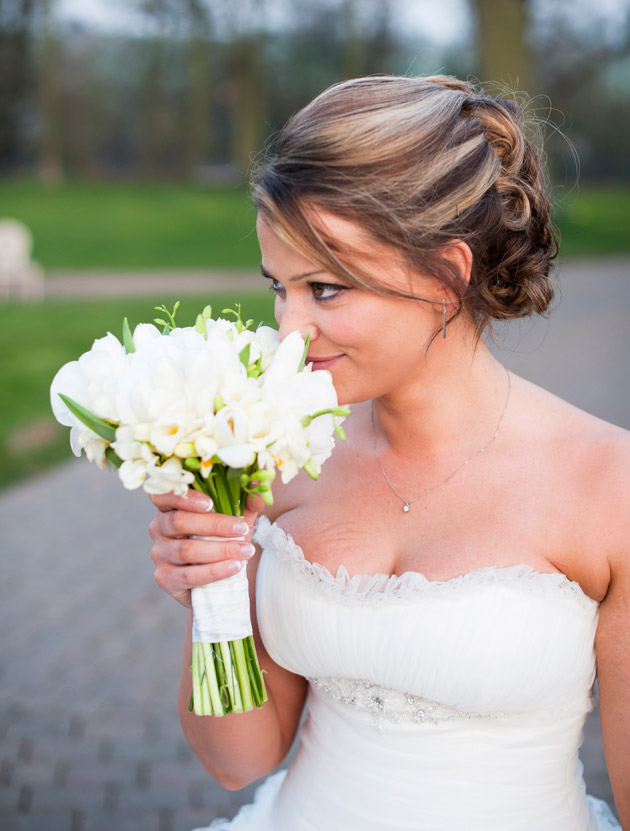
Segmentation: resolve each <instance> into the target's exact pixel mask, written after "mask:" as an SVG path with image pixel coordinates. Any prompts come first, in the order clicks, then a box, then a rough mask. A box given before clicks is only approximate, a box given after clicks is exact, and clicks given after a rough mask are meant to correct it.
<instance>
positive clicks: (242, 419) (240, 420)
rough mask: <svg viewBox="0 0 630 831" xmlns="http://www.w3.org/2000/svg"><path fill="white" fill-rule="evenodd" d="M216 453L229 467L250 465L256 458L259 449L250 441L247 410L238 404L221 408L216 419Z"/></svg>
mask: <svg viewBox="0 0 630 831" xmlns="http://www.w3.org/2000/svg"><path fill="white" fill-rule="evenodd" d="M214 438H215V440H216V442H217V445H218V447H217V451H216V455H217V456H218V457H219V459H221V461H222V462H225V464H226V465H228V467H248V466H249V465H251V464H253V463H254V461H255V459H256V452H257V450H258V449H259V448H258V447H257V446H256V445H255V444H253V443H251V442H250V441H249V423H248V418H247V412H246V411H245V410H244V409H243V408H242V407H238V406H236V405H228V406H225V407H223V408H222V409H220V410H219V412H218V413H217V414H216V416H215V419H214Z"/></svg>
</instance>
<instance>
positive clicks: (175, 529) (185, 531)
mask: <svg viewBox="0 0 630 831" xmlns="http://www.w3.org/2000/svg"><path fill="white" fill-rule="evenodd" d="M155 521H156V525H157V527H158V529H159V531H160V533H161V534H162V536H164V537H190V536H197V537H244V536H246V535H247V534H249V532H250V527H249V525H248V524H247V523H246V522H245V521H244V520H243V518H242V517H235V516H229V515H227V514H215V513H210V514H206V513H203V514H198V513H192V512H191V511H179V510H171V511H166V512H162V513H158V516H157V517H156V520H155Z"/></svg>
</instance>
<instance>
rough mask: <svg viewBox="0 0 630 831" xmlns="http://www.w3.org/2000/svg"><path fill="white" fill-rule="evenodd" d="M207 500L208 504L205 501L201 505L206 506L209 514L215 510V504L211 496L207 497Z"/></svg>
mask: <svg viewBox="0 0 630 831" xmlns="http://www.w3.org/2000/svg"><path fill="white" fill-rule="evenodd" d="M206 499H207V500H208V501H207V502H206V503H204V501H202V503H201V504H202V505H204V506H205V509H206V511H208V513H210V511H211V510H212V509H213V508H214V502H213V501H212V500H211V499H210V497H209V496H207V497H206Z"/></svg>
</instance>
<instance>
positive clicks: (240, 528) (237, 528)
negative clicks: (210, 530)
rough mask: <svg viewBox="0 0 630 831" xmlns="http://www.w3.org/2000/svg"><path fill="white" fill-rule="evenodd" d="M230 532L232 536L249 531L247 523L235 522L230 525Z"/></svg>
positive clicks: (241, 534) (240, 535)
mask: <svg viewBox="0 0 630 831" xmlns="http://www.w3.org/2000/svg"><path fill="white" fill-rule="evenodd" d="M232 533H233V534H234V536H238V537H242V536H243V534H248V533H249V525H248V524H247V523H246V522H243V521H241V522H235V523H234V525H233V526H232Z"/></svg>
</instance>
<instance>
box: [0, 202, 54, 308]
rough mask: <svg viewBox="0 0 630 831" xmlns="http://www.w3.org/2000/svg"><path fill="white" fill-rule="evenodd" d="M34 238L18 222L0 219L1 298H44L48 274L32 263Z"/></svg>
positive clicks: (16, 220) (21, 223) (22, 224)
mask: <svg viewBox="0 0 630 831" xmlns="http://www.w3.org/2000/svg"><path fill="white" fill-rule="evenodd" d="M32 250H33V235H32V234H31V232H30V231H29V229H28V228H27V227H26V225H24V223H23V222H20V221H19V220H18V219H8V218H4V219H0V296H5V297H10V296H11V295H12V294H15V295H17V296H18V297H22V298H24V299H26V298H29V297H42V296H43V294H44V273H43V270H42V268H41V266H40V265H38V264H37V263H35V262H31V252H32Z"/></svg>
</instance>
